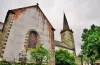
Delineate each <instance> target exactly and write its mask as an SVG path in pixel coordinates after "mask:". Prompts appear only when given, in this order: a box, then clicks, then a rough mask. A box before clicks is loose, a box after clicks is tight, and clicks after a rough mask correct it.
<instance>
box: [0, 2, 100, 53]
mask: <svg viewBox="0 0 100 65" xmlns="http://www.w3.org/2000/svg"><path fill="white" fill-rule="evenodd" d="M36 3H39V6H40V8H41V9H42V11H43V12H44V14H45V15H46V17H47V18H48V20H49V21H50V22H51V24H52V25H53V27H54V28H55V29H56V31H55V39H56V40H60V31H61V29H62V27H63V26H62V25H63V12H65V14H66V17H67V20H68V23H69V26H70V28H71V29H72V30H73V31H74V40H75V47H76V51H77V54H79V52H80V45H81V44H80V43H82V41H81V34H82V30H83V29H84V28H89V27H90V26H91V25H92V24H95V25H100V0H0V21H1V22H3V21H4V19H5V16H6V13H7V11H8V10H9V9H15V8H20V7H25V6H30V5H36Z"/></svg>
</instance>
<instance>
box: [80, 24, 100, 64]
mask: <svg viewBox="0 0 100 65" xmlns="http://www.w3.org/2000/svg"><path fill="white" fill-rule="evenodd" d="M81 37H82V41H83V45H82V49H83V55H84V56H86V57H87V58H88V59H89V60H90V61H91V65H94V63H95V61H96V60H97V59H100V26H95V25H91V28H90V29H84V30H83V33H82V36H81Z"/></svg>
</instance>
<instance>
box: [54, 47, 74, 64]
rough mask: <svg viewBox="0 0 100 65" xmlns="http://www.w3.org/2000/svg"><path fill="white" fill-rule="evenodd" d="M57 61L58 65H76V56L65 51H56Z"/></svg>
mask: <svg viewBox="0 0 100 65" xmlns="http://www.w3.org/2000/svg"><path fill="white" fill-rule="evenodd" d="M55 61H56V65H76V62H75V57H74V55H72V54H70V53H69V52H68V51H67V50H63V49H60V50H56V52H55Z"/></svg>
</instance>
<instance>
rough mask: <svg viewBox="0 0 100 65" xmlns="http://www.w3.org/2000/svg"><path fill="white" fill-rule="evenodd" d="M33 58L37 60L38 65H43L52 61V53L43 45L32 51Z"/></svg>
mask: <svg viewBox="0 0 100 65" xmlns="http://www.w3.org/2000/svg"><path fill="white" fill-rule="evenodd" d="M31 57H32V59H33V60H35V62H36V64H37V65H41V64H42V63H43V62H48V60H49V59H50V53H49V51H48V50H47V49H45V48H44V47H43V46H42V45H41V44H40V45H37V46H36V48H33V49H31Z"/></svg>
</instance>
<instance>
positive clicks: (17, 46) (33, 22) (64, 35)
mask: <svg viewBox="0 0 100 65" xmlns="http://www.w3.org/2000/svg"><path fill="white" fill-rule="evenodd" d="M54 31H55V29H54V28H53V26H52V25H51V24H50V22H49V20H48V19H47V17H46V16H45V15H44V13H43V12H42V10H41V9H40V7H39V5H38V4H37V5H34V6H28V7H23V8H18V9H13V10H9V11H8V12H7V15H6V18H5V21H4V24H3V27H2V32H3V33H4V36H3V47H2V53H0V56H1V57H2V58H3V59H6V60H7V61H16V62H17V61H18V59H19V53H21V52H22V51H24V52H25V53H26V54H27V59H28V60H27V61H28V62H31V59H30V49H31V48H34V47H35V46H36V45H37V44H39V43H41V44H43V47H45V48H46V49H48V50H49V52H50V53H52V55H51V56H52V58H51V59H50V65H55V55H54V52H55V50H56V49H60V48H63V49H68V50H70V51H73V52H74V51H75V45H74V37H73V31H72V30H71V29H70V27H69V25H68V22H67V19H66V16H65V14H64V19H63V30H61V32H60V33H61V41H57V40H54Z"/></svg>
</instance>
